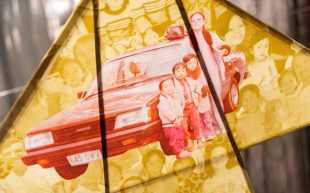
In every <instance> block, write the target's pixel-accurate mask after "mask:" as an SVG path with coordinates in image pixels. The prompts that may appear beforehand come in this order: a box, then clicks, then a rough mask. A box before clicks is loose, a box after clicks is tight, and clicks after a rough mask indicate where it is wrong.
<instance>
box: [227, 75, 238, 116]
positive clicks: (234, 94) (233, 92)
mask: <svg viewBox="0 0 310 193" xmlns="http://www.w3.org/2000/svg"><path fill="white" fill-rule="evenodd" d="M238 105H239V85H238V82H237V80H236V79H235V78H233V79H232V81H231V84H230V86H229V90H228V93H227V97H226V99H225V100H224V110H225V113H230V112H232V111H234V110H236V109H237V108H238Z"/></svg>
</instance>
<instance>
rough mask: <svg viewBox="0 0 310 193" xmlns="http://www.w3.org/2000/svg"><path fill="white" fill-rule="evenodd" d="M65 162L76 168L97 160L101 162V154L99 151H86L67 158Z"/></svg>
mask: <svg viewBox="0 0 310 193" xmlns="http://www.w3.org/2000/svg"><path fill="white" fill-rule="evenodd" d="M67 160H68V162H69V164H70V165H71V166H77V165H82V164H87V163H89V162H93V161H97V160H102V154H101V151H100V150H95V151H88V152H84V153H79V154H74V155H69V156H67Z"/></svg>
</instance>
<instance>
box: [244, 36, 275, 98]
mask: <svg viewBox="0 0 310 193" xmlns="http://www.w3.org/2000/svg"><path fill="white" fill-rule="evenodd" d="M250 48H251V50H250V53H251V54H252V56H253V60H252V61H251V62H250V64H249V65H248V71H249V73H250V77H249V78H248V79H247V80H245V81H244V84H249V83H250V84H255V85H257V86H258V87H259V89H260V93H261V95H262V97H263V99H265V100H267V101H270V100H272V99H276V98H278V97H279V95H280V93H279V91H278V81H277V80H278V71H277V69H276V66H275V62H274V60H273V59H272V58H271V57H270V54H269V38H268V37H267V35H266V34H264V33H260V34H257V35H255V36H253V39H252V40H251V42H250Z"/></svg>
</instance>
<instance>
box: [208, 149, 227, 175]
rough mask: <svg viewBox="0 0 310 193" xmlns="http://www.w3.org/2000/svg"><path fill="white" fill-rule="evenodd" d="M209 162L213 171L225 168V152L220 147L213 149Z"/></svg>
mask: <svg viewBox="0 0 310 193" xmlns="http://www.w3.org/2000/svg"><path fill="white" fill-rule="evenodd" d="M210 161H211V164H212V167H213V168H214V169H223V168H225V167H226V164H227V161H228V156H227V150H226V149H225V148H224V147H221V146H220V147H216V148H214V149H213V151H212V154H211V160H210Z"/></svg>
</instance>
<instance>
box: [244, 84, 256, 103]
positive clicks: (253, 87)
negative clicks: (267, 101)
mask: <svg viewBox="0 0 310 193" xmlns="http://www.w3.org/2000/svg"><path fill="white" fill-rule="evenodd" d="M246 91H251V92H253V93H255V94H256V95H257V97H260V92H259V88H258V86H257V85H255V84H248V85H246V86H245V87H243V88H242V89H241V90H240V99H242V97H243V95H244V93H245V92H246Z"/></svg>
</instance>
